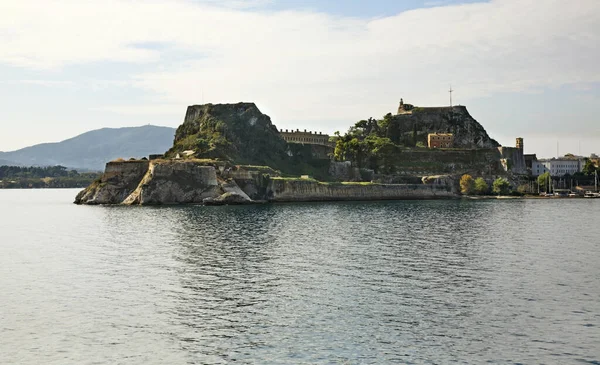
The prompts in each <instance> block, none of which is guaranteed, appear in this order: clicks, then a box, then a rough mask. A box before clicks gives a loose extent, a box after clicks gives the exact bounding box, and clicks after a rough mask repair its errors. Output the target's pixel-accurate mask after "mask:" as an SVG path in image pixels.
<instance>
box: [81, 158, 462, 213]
mask: <svg viewBox="0 0 600 365" xmlns="http://www.w3.org/2000/svg"><path fill="white" fill-rule="evenodd" d="M227 175H231V174H229V173H226V172H223V173H220V172H219V171H218V170H217V169H215V168H214V167H213V166H206V165H204V162H202V161H201V160H184V161H178V160H153V161H150V162H148V161H139V162H138V161H127V162H109V163H108V164H107V166H106V173H105V174H104V175H103V176H102V178H101V179H100V180H99V181H97V182H95V183H94V184H92V185H90V186H89V187H87V188H86V189H85V190H83V191H82V192H80V193H79V194H78V195H77V198H76V199H75V203H77V204H126V205H159V204H207V205H223V204H249V203H254V202H258V201H272V202H283V201H332V200H382V199H433V198H448V197H453V196H454V190H455V189H453V187H452V186H451V185H450V184H446V183H444V181H442V180H439V181H438V182H437V183H435V184H403V185H400V184H370V183H321V182H318V181H316V180H307V179H284V178H279V177H274V178H270V177H269V175H268V174H265V173H263V172H260V171H246V172H244V171H237V172H236V173H235V174H233V175H235V176H236V177H237V178H235V177H228V176H227Z"/></svg>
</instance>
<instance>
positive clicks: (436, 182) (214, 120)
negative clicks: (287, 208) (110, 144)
mask: <svg viewBox="0 0 600 365" xmlns="http://www.w3.org/2000/svg"><path fill="white" fill-rule="evenodd" d="M428 133H452V134H453V136H454V143H455V145H454V146H453V147H454V148H448V149H443V148H440V149H433V148H427V147H426V146H423V143H424V141H425V140H426V138H427V134H428ZM334 138H336V139H335V151H333V148H332V147H331V149H332V151H333V153H332V154H331V155H330V157H331V159H330V158H328V156H325V157H323V156H320V155H318V154H313V153H311V149H310V142H311V141H308V140H306V139H303V140H300V141H299V140H293V141H287V142H286V140H285V139H283V138H282V135H281V134H280V132H279V131H278V129H277V127H276V126H275V125H273V123H272V122H271V119H270V118H269V116H267V115H265V114H263V113H261V112H260V110H259V109H258V108H257V107H256V105H255V104H254V103H236V104H205V105H192V106H189V107H188V109H187V112H186V115H185V118H184V121H183V123H182V124H181V125H180V126H179V128H177V131H176V133H175V138H174V141H173V147H171V148H170V149H169V150H168V151H167V152H166V153H165V154H164V155H151V156H149V159H146V158H144V159H131V160H129V161H125V160H116V161H112V162H109V163H107V164H106V170H105V172H104V174H103V175H102V177H101V178H100V179H98V180H96V181H94V183H92V184H91V185H90V186H88V187H87V188H86V189H85V190H83V191H81V192H80V193H79V194H78V195H77V197H76V199H75V203H77V204H91V205H93V204H126V205H157V204H210V205H220V204H248V203H257V202H283V201H325V200H379V199H428V198H449V197H455V196H457V195H458V183H457V181H458V179H457V176H460V175H461V174H464V173H474V174H475V175H477V174H485V173H487V174H490V175H491V174H503V173H504V172H506V171H508V170H510V167H512V166H516V164H515V163H513V160H516V158H515V156H513V155H515V153H513V152H514V151H512V150H509V149H500V150H499V149H498V143H497V142H496V141H495V140H493V139H491V138H490V137H489V136H488V135H487V133H486V131H485V129H484V128H483V127H482V126H481V125H480V124H479V123H478V122H477V121H476V120H475V119H473V118H472V117H471V116H470V115H469V113H468V111H467V109H466V108H465V107H462V106H455V107H441V108H419V107H413V106H410V107H408V106H406V105H403V104H401V108H400V109H399V112H398V114H396V115H392V114H391V113H390V114H387V115H386V116H384V118H383V119H381V120H373V119H372V118H371V119H369V120H368V121H366V120H363V121H360V122H358V123H356V125H355V126H354V127H351V128H350V129H349V132H348V133H347V134H346V135H337V136H336V137H334ZM305 147H309V148H305ZM517 152H519V151H517ZM520 152H521V154H522V151H520ZM517 157H518V156H517ZM432 176H433V177H432Z"/></svg>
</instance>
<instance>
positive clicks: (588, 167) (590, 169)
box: [582, 159, 598, 176]
mask: <svg viewBox="0 0 600 365" xmlns="http://www.w3.org/2000/svg"><path fill="white" fill-rule="evenodd" d="M597 170H598V168H597V167H596V165H594V161H592V160H590V159H588V160H587V161H586V162H585V165H584V166H583V169H582V172H583V173H584V174H586V175H588V176H589V175H594V173H595V172H596V171H597Z"/></svg>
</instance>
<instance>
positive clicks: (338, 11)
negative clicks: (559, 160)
mask: <svg viewBox="0 0 600 365" xmlns="http://www.w3.org/2000/svg"><path fill="white" fill-rule="evenodd" d="M0 44H2V46H1V47H0V100H2V103H1V106H2V107H1V108H0V121H1V123H2V124H1V129H0V151H8V150H13V149H17V148H21V147H25V146H28V145H32V144H35V143H40V142H50V141H60V140H63V139H66V138H69V137H72V136H74V135H76V134H79V133H82V132H85V131H88V130H91V129H97V128H102V127H121V126H135V125H143V124H157V125H166V126H173V127H176V126H178V125H179V124H180V123H181V122H182V121H183V117H184V114H185V109H186V107H187V105H191V104H201V103H207V102H211V103H223V102H238V101H253V102H255V103H256V104H257V105H258V107H259V108H260V109H261V111H262V112H264V113H266V114H269V115H270V116H271V119H272V120H273V122H274V123H275V124H276V125H277V127H279V128H284V129H285V128H300V129H305V128H306V129H310V130H317V131H322V132H327V133H333V132H334V131H336V130H340V131H345V130H347V129H348V127H349V126H350V125H351V124H353V123H354V122H356V121H358V120H360V119H364V118H368V117H371V116H372V117H376V118H378V117H381V116H383V115H384V114H386V113H388V112H392V111H395V110H396V108H397V104H398V101H399V99H400V98H401V97H402V98H404V100H405V101H406V102H409V103H413V104H415V105H419V106H439V105H447V104H448V103H449V101H448V92H447V90H448V88H449V85H450V84H452V87H453V88H454V89H455V90H456V91H455V92H454V94H453V95H454V96H453V99H454V103H455V104H463V105H466V106H467V107H468V109H469V111H470V113H471V115H472V116H473V117H474V118H475V119H477V120H478V121H479V122H480V123H481V124H482V125H483V126H484V127H485V128H486V130H487V131H488V133H489V134H490V135H491V137H492V138H496V139H497V140H498V141H499V142H500V143H502V144H504V145H508V146H514V139H515V137H518V136H521V137H524V138H525V150H526V152H527V153H538V156H541V157H550V156H554V155H556V145H557V141H558V142H559V143H560V154H561V155H562V154H564V153H567V152H572V153H579V151H580V150H581V153H582V154H589V153H591V152H596V153H600V120H599V118H598V115H599V114H600V110H599V109H600V108H599V105H600V46H599V45H600V1H599V0H577V1H564V0H560V1H559V0H492V1H458V0H453V1H443V0H442V1H435V0H433V1H423V0H406V1H404V0H403V1H400V0H370V1H363V0H347V1H322V0H309V1H301V0H270V1H269V0H250V1H242V0H237V1H236V0H231V1H227V0H147V1H133V0H103V1H86V0H47V1H39V0H38V1H32V0H19V1H1V2H0Z"/></svg>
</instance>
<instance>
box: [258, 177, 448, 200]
mask: <svg viewBox="0 0 600 365" xmlns="http://www.w3.org/2000/svg"><path fill="white" fill-rule="evenodd" d="M268 191H269V201H273V202H299V201H344V200H348V201H350V200H400V199H439V198H453V197H455V196H456V195H455V194H454V193H453V192H452V189H451V188H450V187H449V186H443V185H424V184H406V185H392V184H371V183H321V182H318V181H314V180H295V179H294V180H289V179H272V180H271V182H270V184H269V189H268Z"/></svg>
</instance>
